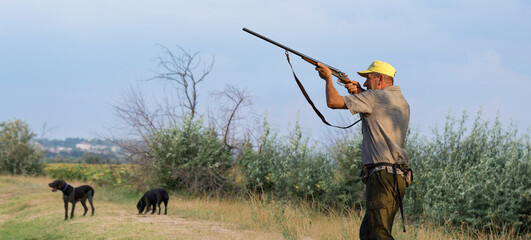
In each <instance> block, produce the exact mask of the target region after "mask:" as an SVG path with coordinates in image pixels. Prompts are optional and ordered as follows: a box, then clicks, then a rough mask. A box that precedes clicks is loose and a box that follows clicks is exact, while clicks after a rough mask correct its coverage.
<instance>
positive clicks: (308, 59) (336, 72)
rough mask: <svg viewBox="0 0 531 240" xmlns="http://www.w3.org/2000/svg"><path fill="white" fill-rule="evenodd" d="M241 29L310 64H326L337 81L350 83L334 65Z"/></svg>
mask: <svg viewBox="0 0 531 240" xmlns="http://www.w3.org/2000/svg"><path fill="white" fill-rule="evenodd" d="M243 31H246V32H248V33H250V34H252V35H254V36H256V37H258V38H261V39H263V40H265V41H268V42H269V43H272V44H273V45H276V46H277V47H280V48H282V49H284V50H286V51H287V52H291V53H293V54H295V55H297V56H299V57H301V58H302V59H303V60H304V61H306V62H309V63H310V64H312V65H314V66H317V63H319V62H320V63H321V64H323V65H325V66H327V67H328V68H330V71H331V72H332V75H334V76H336V77H337V78H338V79H337V81H338V82H339V83H341V84H347V83H352V81H351V80H350V79H348V76H347V75H346V74H345V73H344V72H341V71H339V69H337V68H335V67H332V66H330V65H327V64H324V63H323V62H321V61H318V60H316V59H313V58H311V57H308V56H306V55H304V54H302V53H300V52H297V51H295V50H293V49H291V48H289V47H286V46H284V45H282V44H280V43H277V42H275V41H273V40H271V39H269V38H267V37H264V36H262V35H260V34H258V33H256V32H253V31H251V30H249V29H247V28H243Z"/></svg>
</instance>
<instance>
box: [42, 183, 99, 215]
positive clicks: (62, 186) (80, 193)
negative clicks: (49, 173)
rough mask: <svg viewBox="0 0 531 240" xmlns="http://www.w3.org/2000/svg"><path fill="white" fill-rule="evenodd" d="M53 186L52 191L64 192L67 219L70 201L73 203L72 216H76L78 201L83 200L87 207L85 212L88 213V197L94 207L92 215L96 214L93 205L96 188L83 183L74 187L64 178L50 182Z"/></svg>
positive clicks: (84, 205)
mask: <svg viewBox="0 0 531 240" xmlns="http://www.w3.org/2000/svg"><path fill="white" fill-rule="evenodd" d="M48 186H50V187H51V188H52V192H55V191H57V190H61V191H62V192H63V201H64V202H65V220H67V219H68V203H69V202H70V203H72V213H70V218H74V209H75V208H76V202H78V201H81V204H82V205H83V208H85V213H83V216H85V214H87V211H88V208H87V205H86V204H85V201H86V200H87V199H88V201H89V203H90V207H91V208H92V216H94V205H92V199H93V198H94V189H93V188H92V187H91V186H89V185H83V186H79V187H73V186H70V185H68V183H66V182H65V181H63V180H55V181H53V182H52V183H50V184H48Z"/></svg>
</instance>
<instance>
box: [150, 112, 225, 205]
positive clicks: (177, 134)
mask: <svg viewBox="0 0 531 240" xmlns="http://www.w3.org/2000/svg"><path fill="white" fill-rule="evenodd" d="M201 124H202V123H201V122H200V121H192V120H191V119H187V120H185V121H183V123H182V125H181V126H175V127H171V128H167V129H163V130H161V131H158V132H156V133H155V134H153V135H152V136H151V138H150V140H149V144H150V145H149V149H150V152H151V154H152V156H153V171H154V174H155V178H156V180H157V182H158V183H160V184H161V185H162V186H163V187H166V188H168V189H171V190H176V191H183V190H184V191H188V192H191V193H195V194H210V195H223V194H226V193H228V192H231V191H234V189H233V188H234V184H233V183H234V181H233V179H232V178H231V174H230V173H231V171H230V170H231V169H232V168H233V165H234V158H233V156H232V154H231V152H230V150H229V148H228V147H226V146H225V145H224V144H223V142H222V140H221V139H220V138H218V136H217V134H216V133H215V132H214V131H213V130H211V129H204V128H203V127H202V126H201Z"/></svg>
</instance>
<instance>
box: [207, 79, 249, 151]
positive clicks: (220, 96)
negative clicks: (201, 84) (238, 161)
mask: <svg viewBox="0 0 531 240" xmlns="http://www.w3.org/2000/svg"><path fill="white" fill-rule="evenodd" d="M212 96H213V97H214V98H215V99H216V101H213V102H215V106H214V107H215V108H216V111H209V114H210V117H209V121H210V124H211V125H213V126H215V128H216V129H219V131H220V135H221V137H222V138H223V143H225V145H226V146H227V147H228V148H229V149H231V150H233V149H241V143H242V141H243V137H244V136H248V135H249V134H251V132H253V131H252V130H251V129H252V126H253V124H250V122H249V121H244V120H248V117H251V116H249V115H253V114H252V112H251V111H247V112H246V113H247V115H246V116H244V115H243V114H242V111H244V110H245V109H248V108H249V107H250V106H251V105H252V101H251V97H250V96H249V94H248V93H247V92H246V91H245V90H242V89H238V88H237V87H235V86H232V85H227V86H226V87H225V89H224V90H223V91H218V92H214V93H213V94H212Z"/></svg>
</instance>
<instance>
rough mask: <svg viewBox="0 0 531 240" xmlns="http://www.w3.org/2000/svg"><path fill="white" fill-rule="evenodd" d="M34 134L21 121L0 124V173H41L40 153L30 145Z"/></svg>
mask: <svg viewBox="0 0 531 240" xmlns="http://www.w3.org/2000/svg"><path fill="white" fill-rule="evenodd" d="M33 137H35V134H34V133H33V132H32V131H31V128H30V126H29V125H28V124H27V123H25V122H24V121H22V120H15V121H8V122H0V173H8V174H24V175H35V174H41V173H42V164H41V162H40V159H41V158H42V153H41V151H40V150H39V149H37V147H35V146H34V145H33V144H31V143H30V141H31V139H33Z"/></svg>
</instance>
